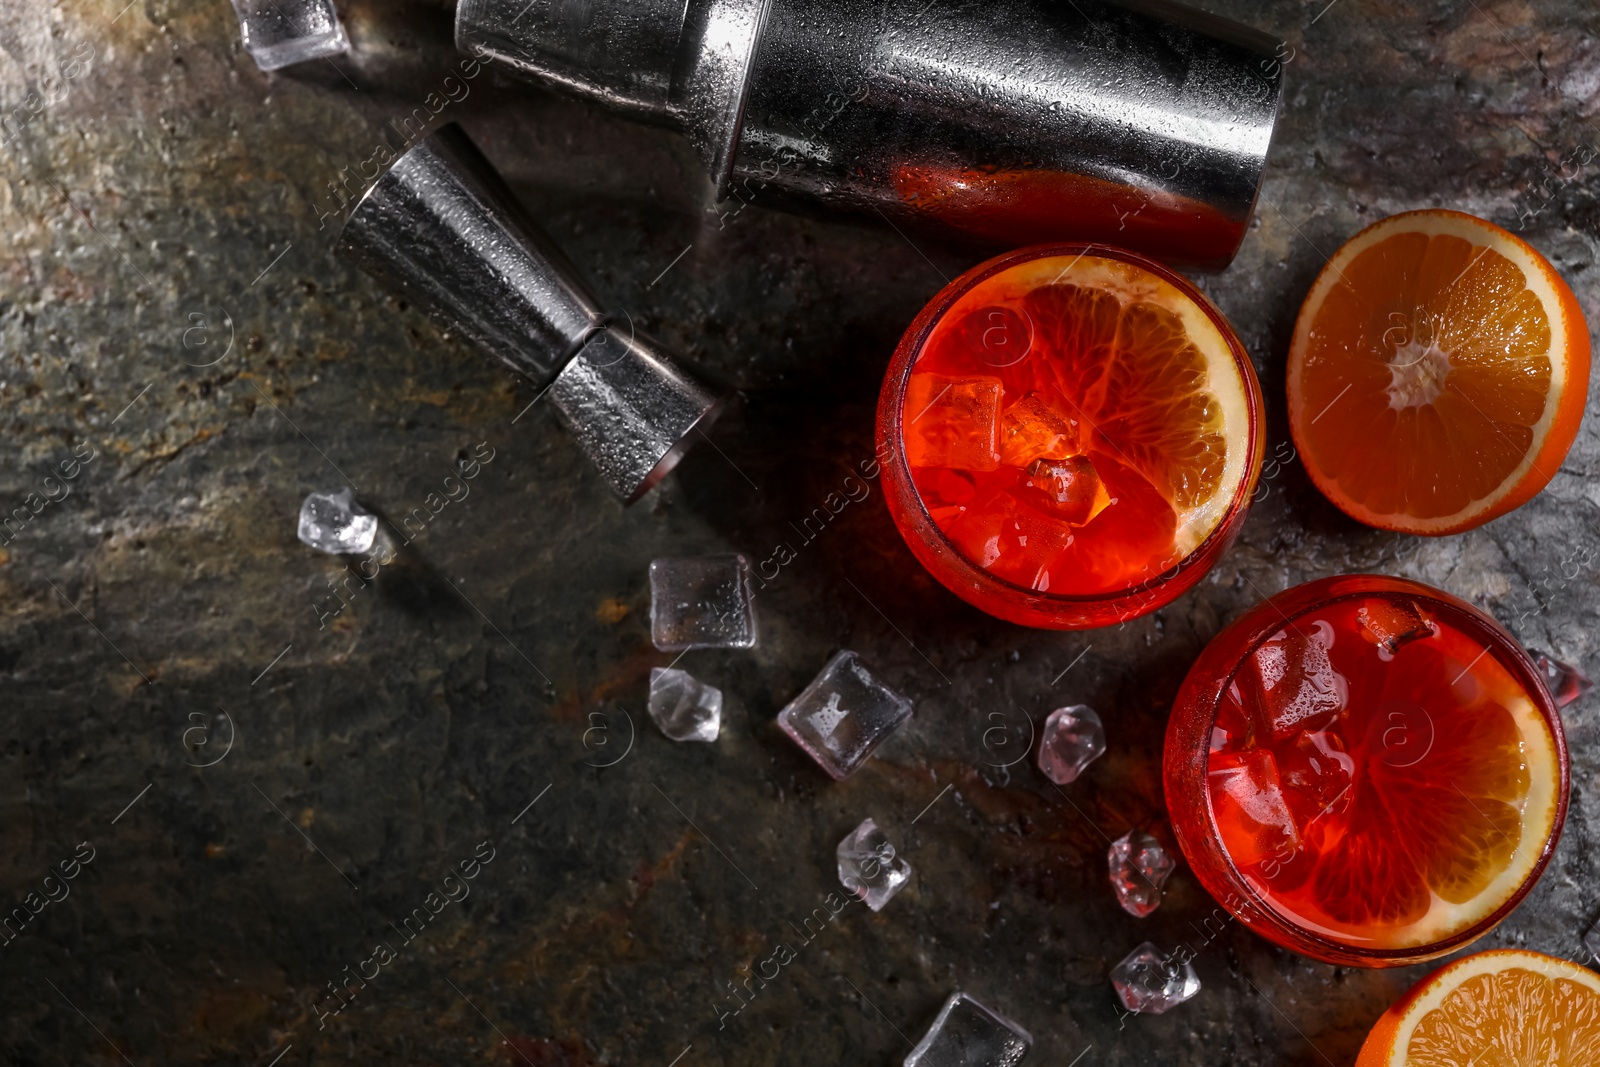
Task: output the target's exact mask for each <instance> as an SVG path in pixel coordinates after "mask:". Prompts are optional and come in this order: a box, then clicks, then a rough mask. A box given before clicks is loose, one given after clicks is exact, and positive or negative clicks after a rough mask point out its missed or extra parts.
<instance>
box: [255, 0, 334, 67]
mask: <svg viewBox="0 0 1600 1067" xmlns="http://www.w3.org/2000/svg"><path fill="white" fill-rule="evenodd" d="M233 10H234V11H235V12H236V13H237V14H238V16H239V36H240V38H241V39H242V40H243V42H244V50H245V51H246V52H249V53H250V58H251V59H253V60H255V61H256V66H257V67H260V68H261V69H262V70H277V69H278V68H279V67H287V66H289V65H290V64H291V63H303V62H305V61H306V60H308V59H321V58H323V57H325V56H336V55H338V54H339V53H340V52H343V51H344V50H345V49H346V48H348V47H349V41H348V39H347V38H346V37H345V33H344V26H342V25H341V24H340V23H339V15H338V12H336V11H335V10H334V9H333V0H233Z"/></svg>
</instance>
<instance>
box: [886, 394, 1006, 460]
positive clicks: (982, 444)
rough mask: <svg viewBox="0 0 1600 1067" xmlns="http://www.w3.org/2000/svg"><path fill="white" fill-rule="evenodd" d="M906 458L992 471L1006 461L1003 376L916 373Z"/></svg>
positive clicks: (904, 411)
mask: <svg viewBox="0 0 1600 1067" xmlns="http://www.w3.org/2000/svg"><path fill="white" fill-rule="evenodd" d="M900 410H901V418H902V419H903V420H904V435H905V444H906V463H908V464H909V465H911V466H913V467H955V468H957V469H959V470H969V471H992V470H994V469H995V468H996V467H998V466H1000V379H999V378H946V377H943V376H941V375H938V374H913V375H912V376H911V379H910V380H909V381H908V382H906V400H905V404H904V405H903V406H902V407H901V409H900Z"/></svg>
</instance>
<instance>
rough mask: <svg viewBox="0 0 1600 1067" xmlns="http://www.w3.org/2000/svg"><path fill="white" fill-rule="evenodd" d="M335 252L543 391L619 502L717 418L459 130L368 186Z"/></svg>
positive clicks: (431, 140)
mask: <svg viewBox="0 0 1600 1067" xmlns="http://www.w3.org/2000/svg"><path fill="white" fill-rule="evenodd" d="M338 252H339V254H340V255H343V256H345V257H347V258H349V259H351V260H352V261H354V262H355V263H356V264H357V265H358V266H360V267H361V268H362V269H363V270H365V271H366V272H367V273H369V274H371V275H372V276H373V277H375V278H377V279H378V280H380V281H382V282H384V283H385V284H387V285H388V286H389V287H390V288H391V289H394V290H395V291H397V292H400V293H402V294H404V295H406V296H407V297H409V298H410V299H412V300H414V301H415V302H416V303H417V304H419V305H421V306H422V307H425V308H427V309H428V310H429V311H431V312H432V313H433V314H434V315H435V316H436V317H438V318H439V319H440V320H441V321H442V322H443V323H444V324H445V325H447V326H449V327H451V328H453V329H458V330H460V331H461V332H462V333H463V334H465V335H466V336H467V337H468V338H469V339H471V340H472V341H474V342H475V343H476V344H477V345H478V347H479V348H481V349H482V350H483V351H484V352H486V353H488V354H489V355H491V356H494V357H496V358H497V359H499V360H500V361H501V362H503V363H505V364H506V365H507V366H509V367H510V368H511V369H512V370H514V371H517V372H518V373H519V374H523V375H525V376H527V377H528V378H530V379H532V381H533V382H534V384H535V385H538V386H542V387H544V388H545V389H546V391H547V392H548V393H549V396H550V402H551V403H552V404H554V405H555V407H556V410H557V411H558V412H559V413H560V415H561V418H562V421H563V422H565V423H566V425H567V428H568V429H569V430H571V431H572V433H573V435H574V436H575V437H577V439H578V443H579V445H580V446H581V447H582V448H583V450H584V452H585V453H586V454H587V455H588V457H589V458H590V460H592V461H593V462H594V464H595V466H596V467H598V468H599V469H600V473H601V474H602V475H603V476H604V477H605V479H606V481H607V482H609V483H610V485H611V487H612V488H613V489H615V490H616V491H617V492H618V493H619V494H620V495H621V496H622V497H623V499H624V500H626V501H627V502H629V503H632V502H633V501H635V500H637V499H638V498H639V497H641V496H643V495H644V494H645V492H646V491H648V490H649V489H650V487H651V486H652V485H654V484H655V483H656V482H657V481H659V480H660V479H661V478H662V477H663V476H665V475H666V473H667V472H668V471H669V470H671V469H672V467H673V465H674V464H676V463H677V461H678V460H679V459H680V458H681V457H682V455H683V453H684V452H685V451H686V450H687V447H688V442H687V441H686V438H687V436H688V434H689V432H690V431H691V430H693V429H695V428H697V427H703V426H705V425H707V424H708V423H709V421H710V420H711V418H712V417H714V415H715V413H716V410H717V407H718V402H717V401H716V399H715V398H713V397H712V396H711V395H710V394H709V393H707V392H706V391H705V390H704V389H702V388H701V387H700V386H699V385H698V384H696V383H695V382H694V380H693V379H691V378H689V377H688V376H687V375H685V374H684V373H683V372H682V371H680V370H679V369H678V368H677V367H676V366H674V365H673V363H672V361H671V359H670V358H669V357H668V356H667V355H666V354H665V353H664V352H663V351H661V350H660V348H658V347H657V345H656V343H655V342H654V341H651V340H650V339H649V338H647V337H645V336H643V335H642V334H640V333H638V332H637V331H635V330H633V329H632V328H631V326H619V325H617V324H616V323H615V322H614V321H613V320H612V318H611V316H610V315H609V314H608V313H607V312H606V311H605V309H604V308H603V307H602V306H601V304H600V303H599V301H597V300H596V299H595V298H594V297H593V296H591V295H590V293H589V290H588V287H587V286H586V285H584V283H583V282H582V281H581V280H580V279H579V276H578V273H577V271H576V270H575V269H574V268H573V266H572V264H571V263H569V262H568V261H567V258H566V256H564V255H563V254H562V252H561V250H560V249H559V248H557V247H556V246H555V244H554V243H553V242H552V241H551V240H550V238H549V236H548V235H546V234H545V233H544V231H543V230H541V229H540V228H539V227H538V226H537V225H536V224H535V223H534V222H533V221H532V220H531V219H529V218H528V217H527V215H526V214H525V213H524V212H523V211H522V209H521V208H520V206H519V205H518V204H517V201H516V198H515V197H514V196H512V194H511V192H510V190H509V189H507V188H506V187H505V183H504V182H503V181H502V180H501V178H500V176H499V175H498V174H497V173H496V172H495V170H494V168H493V167H491V166H490V165H489V162H488V161H487V160H486V159H484V158H483V156H482V155H481V154H480V153H479V152H478V150H477V148H476V147H475V146H474V145H473V144H472V142H471V141H470V140H468V139H467V136H466V134H464V133H462V132H461V128H460V127H458V126H455V125H453V124H452V125H449V126H445V127H442V128H441V129H439V130H438V131H436V132H435V133H433V134H432V135H430V136H429V137H427V138H426V139H424V140H422V141H420V142H418V143H417V144H416V145H415V146H414V147H413V148H411V149H410V150H409V151H407V152H406V153H405V154H404V155H402V156H401V157H400V158H399V159H398V160H396V161H395V164H394V166H392V167H391V168H390V169H389V171H388V172H387V173H385V174H384V175H383V177H381V178H379V179H378V181H377V182H376V183H374V185H373V186H372V188H371V189H369V190H367V192H366V193H365V194H364V195H363V196H362V198H361V200H360V201H359V202H358V203H357V204H356V207H355V209H354V210H353V211H352V212H351V213H350V217H349V219H348V220H347V221H346V222H345V225H344V230H343V231H342V232H341V233H340V235H339V244H338ZM541 395H543V394H541Z"/></svg>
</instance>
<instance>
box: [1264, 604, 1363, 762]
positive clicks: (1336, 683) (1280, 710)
mask: <svg viewBox="0 0 1600 1067" xmlns="http://www.w3.org/2000/svg"><path fill="white" fill-rule="evenodd" d="M1333 640H1334V633H1333V627H1332V626H1330V625H1328V623H1326V622H1323V621H1321V620H1318V621H1316V622H1303V621H1302V622H1298V623H1296V624H1294V625H1292V626H1290V627H1289V628H1288V629H1286V630H1279V631H1278V632H1277V633H1276V634H1274V635H1273V636H1272V637H1270V638H1268V639H1267V640H1266V641H1264V642H1262V644H1261V646H1260V647H1259V648H1257V649H1256V650H1255V653H1254V654H1253V655H1252V656H1251V657H1250V662H1251V663H1252V664H1253V665H1254V667H1255V674H1256V680H1257V681H1258V682H1259V683H1260V687H1259V689H1258V690H1256V691H1255V692H1253V693H1250V694H1247V702H1248V703H1250V704H1253V705H1254V711H1255V717H1256V725H1257V728H1258V729H1259V730H1261V731H1262V732H1263V733H1265V734H1267V735H1268V736H1270V737H1272V738H1273V739H1274V740H1282V739H1283V738H1286V737H1288V736H1289V735H1290V734H1293V733H1295V732H1297V731H1299V730H1306V729H1316V728H1317V727H1319V726H1323V725H1326V724H1327V723H1329V722H1331V721H1332V720H1333V719H1334V717H1336V716H1337V715H1338V714H1339V712H1341V711H1343V710H1344V707H1345V703H1346V702H1347V701H1348V700H1349V699H1350V687H1349V684H1348V683H1347V682H1346V681H1345V677H1344V675H1342V674H1340V673H1339V672H1338V671H1337V670H1335V669H1334V667H1333V661H1332V660H1330V659H1329V658H1328V650H1329V649H1331V648H1332V647H1333ZM1250 697H1253V698H1254V699H1249V698H1250Z"/></svg>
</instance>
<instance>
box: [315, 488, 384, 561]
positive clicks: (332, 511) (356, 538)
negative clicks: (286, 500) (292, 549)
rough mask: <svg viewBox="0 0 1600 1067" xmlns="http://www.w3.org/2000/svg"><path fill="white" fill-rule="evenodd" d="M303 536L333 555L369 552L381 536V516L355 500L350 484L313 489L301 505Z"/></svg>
mask: <svg viewBox="0 0 1600 1067" xmlns="http://www.w3.org/2000/svg"><path fill="white" fill-rule="evenodd" d="M298 533H299V536H300V540H301V541H303V542H304V543H305V544H308V545H310V546H311V547H312V548H314V549H316V550H317V551H318V552H326V553H328V554H329V555H331V556H339V555H346V554H351V553H358V552H366V551H368V550H369V549H371V548H372V542H373V540H374V539H375V538H376V537H377V536H378V517H377V516H376V515H374V514H372V513H371V512H370V511H368V510H367V509H366V508H364V507H362V506H361V505H360V504H357V503H356V498H355V494H354V493H352V492H351V491H350V487H349V486H348V485H347V486H345V487H344V488H343V489H340V490H339V491H338V492H337V493H312V494H311V495H310V496H308V497H306V499H305V502H304V503H302V504H301V505H300V529H299V531H298Z"/></svg>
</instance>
